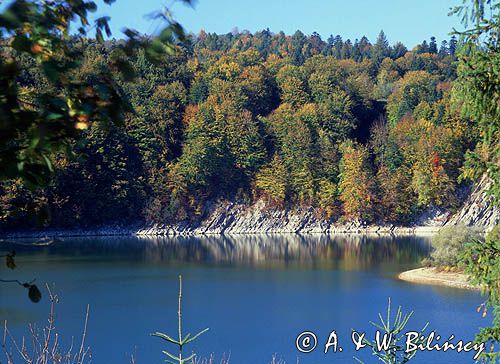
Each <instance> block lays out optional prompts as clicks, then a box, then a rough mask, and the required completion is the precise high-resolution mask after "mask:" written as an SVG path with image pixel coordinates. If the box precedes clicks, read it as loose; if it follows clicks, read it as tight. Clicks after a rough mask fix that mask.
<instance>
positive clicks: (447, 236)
mask: <svg viewBox="0 0 500 364" xmlns="http://www.w3.org/2000/svg"><path fill="white" fill-rule="evenodd" d="M482 239H483V237H482V234H481V232H480V230H478V229H477V228H473V227H468V226H465V225H455V226H446V227H444V228H442V229H441V230H439V232H438V233H437V234H436V235H434V236H433V238H432V247H433V251H432V253H431V256H430V257H429V258H426V259H425V260H424V261H423V263H424V265H426V266H433V267H438V268H444V267H458V266H459V265H460V255H461V253H462V252H463V250H464V246H465V244H466V243H470V242H471V241H474V240H482Z"/></svg>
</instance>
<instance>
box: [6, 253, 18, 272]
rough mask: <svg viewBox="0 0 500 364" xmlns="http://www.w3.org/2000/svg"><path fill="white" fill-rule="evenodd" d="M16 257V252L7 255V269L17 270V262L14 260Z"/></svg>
mask: <svg viewBox="0 0 500 364" xmlns="http://www.w3.org/2000/svg"><path fill="white" fill-rule="evenodd" d="M15 255H16V252H12V253H9V254H7V256H6V257H5V264H6V265H7V268H9V269H16V262H15V260H14V257H15Z"/></svg>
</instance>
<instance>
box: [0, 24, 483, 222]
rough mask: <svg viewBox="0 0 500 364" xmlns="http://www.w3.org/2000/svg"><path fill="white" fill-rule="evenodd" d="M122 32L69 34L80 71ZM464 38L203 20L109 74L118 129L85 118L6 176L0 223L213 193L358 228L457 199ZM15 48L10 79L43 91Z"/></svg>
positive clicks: (200, 205) (118, 210)
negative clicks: (36, 171)
mask: <svg viewBox="0 0 500 364" xmlns="http://www.w3.org/2000/svg"><path fill="white" fill-rule="evenodd" d="M120 42H121V41H119V40H117V41H107V42H104V43H100V42H96V41H95V40H91V39H87V40H82V39H78V40H75V41H74V42H73V44H72V47H75V48H78V49H81V50H83V52H84V55H85V57H84V62H83V64H82V65H81V67H79V68H78V70H77V71H76V74H75V77H76V78H78V79H81V80H85V82H87V83H90V84H92V83H93V80H95V79H97V78H98V77H99V76H98V75H99V74H101V73H102V72H103V70H104V71H105V72H106V70H108V66H109V65H108V62H109V59H110V55H111V54H112V53H113V52H114V51H115V48H116V47H117V46H118V45H119V44H120ZM461 48H462V46H461V42H460V41H459V40H458V37H455V36H452V37H451V38H450V39H448V40H443V41H442V42H438V41H437V40H436V39H435V38H434V37H432V38H430V39H429V40H428V41H423V42H422V43H421V44H419V45H418V46H416V47H414V48H413V49H407V48H406V47H405V46H404V45H403V44H401V43H395V44H392V45H390V43H389V41H388V40H387V38H386V36H385V35H384V33H383V31H382V32H380V34H379V36H378V38H377V39H376V40H375V42H373V43H371V42H370V41H369V40H368V39H367V38H366V37H362V38H360V39H359V40H358V39H356V40H355V41H354V42H352V41H350V40H344V39H342V37H341V36H339V35H337V36H330V37H329V38H328V39H327V40H326V41H325V40H322V39H321V37H320V36H319V35H318V34H316V33H313V34H312V35H310V36H309V35H305V34H303V33H302V32H300V31H297V32H296V33H295V34H293V35H285V34H284V33H282V32H281V33H272V32H270V31H269V30H264V31H260V32H256V33H255V34H251V33H249V32H233V33H228V34H224V35H217V34H209V33H205V32H203V31H202V32H201V33H199V34H198V35H196V36H191V39H190V42H189V43H188V42H185V43H184V44H183V45H182V46H180V45H179V49H178V51H177V52H175V53H172V54H171V55H169V56H167V57H165V58H164V59H163V60H162V61H161V62H160V63H159V64H152V63H150V62H149V61H148V58H147V57H146V55H145V54H144V51H141V52H138V53H137V54H136V55H134V56H133V57H132V58H130V59H129V61H130V62H131V65H132V67H133V68H134V71H135V73H136V74H137V78H136V79H134V81H133V82H130V81H128V80H127V79H126V78H124V77H123V76H122V75H120V74H113V75H112V76H113V79H114V80H115V81H116V85H117V87H118V88H119V90H120V92H121V93H122V95H123V96H124V98H125V99H126V101H127V103H128V104H129V106H130V107H129V109H128V111H127V113H126V114H125V115H124V118H123V125H115V124H112V123H109V124H106V123H103V122H93V121H92V120H89V119H87V118H85V117H82V118H80V119H79V121H78V122H77V123H76V124H75V128H76V129H77V130H78V133H80V137H79V138H78V139H77V140H75V141H74V142H73V143H72V144H71V146H70V148H68V150H67V151H66V152H65V153H62V152H58V153H57V154H56V155H54V156H53V161H54V166H55V168H54V170H55V173H54V174H53V175H51V176H50V180H49V181H48V182H47V183H46V185H45V186H44V187H43V188H32V189H29V185H26V184H25V183H23V182H22V181H20V180H19V179H12V180H9V181H6V182H2V185H1V187H0V206H1V208H0V210H1V211H2V218H1V220H0V223H1V224H3V226H4V227H6V226H8V227H10V228H12V227H28V226H31V227H37V226H39V224H42V225H44V226H52V227H68V226H84V227H85V226H95V225H102V224H110V223H128V222H137V221H141V222H175V221H189V220H196V219H200V218H202V217H203V214H204V211H205V206H206V204H207V203H208V202H211V201H212V202H213V201H223V200H230V201H242V202H245V203H249V204H250V203H252V202H255V201H257V200H259V199H263V200H264V201H265V202H266V203H267V204H268V205H270V206H283V207H294V206H312V207H314V208H315V209H316V211H317V212H318V214H320V215H321V216H322V217H323V218H326V219H331V220H334V221H353V220H358V221H363V222H367V223H395V224H409V223H411V222H412V221H413V220H414V219H415V217H416V216H417V215H418V214H420V213H421V212H422V211H424V210H426V209H428V208H438V209H442V210H453V209H456V208H457V207H458V206H459V204H460V199H461V196H462V195H463V191H464V190H466V189H467V187H468V186H469V185H470V182H471V179H472V178H475V177H476V171H474V170H473V168H470V167H469V159H470V158H468V157H467V155H468V154H470V151H473V150H474V149H475V148H476V145H477V144H478V142H479V141H480V133H479V131H478V126H477V124H475V123H473V122H472V121H471V118H469V117H467V116H466V114H465V113H464V112H463V110H462V107H461V103H460V100H459V98H457V97H455V95H456V90H455V87H454V81H455V79H456V78H457V74H459V73H460V67H458V70H457V64H459V62H458V60H459V58H460V55H461V54H463V53H464V52H466V51H465V50H463V49H461ZM3 52H9V49H8V48H5V49H4V50H3ZM14 57H17V60H18V62H19V64H20V65H21V68H22V70H23V71H22V72H21V74H20V75H21V77H20V80H19V84H20V85H21V89H24V90H29V91H31V92H35V93H36V92H37V91H39V90H44V91H45V92H47V90H49V91H50V88H51V87H52V86H51V84H50V83H49V82H47V80H46V79H45V75H44V73H43V72H42V71H41V70H40V67H39V65H37V64H36V63H34V61H33V60H32V59H31V58H29V57H25V56H23V55H20V56H16V55H14ZM109 72H112V71H109ZM54 92H56V90H54Z"/></svg>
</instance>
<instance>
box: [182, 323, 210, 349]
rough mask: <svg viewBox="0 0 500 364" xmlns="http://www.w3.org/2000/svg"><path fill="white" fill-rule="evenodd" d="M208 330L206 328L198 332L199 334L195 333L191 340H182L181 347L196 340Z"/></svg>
mask: <svg viewBox="0 0 500 364" xmlns="http://www.w3.org/2000/svg"><path fill="white" fill-rule="evenodd" d="M208 330H209V328H208V327H207V328H206V329H205V330H202V331H200V332H199V333H197V334H196V335H194V336H193V337H192V338H190V339H188V340H183V342H182V345H185V344H189V343H190V342H192V341H194V340H196V339H197V338H198V337H199V336H200V335H202V334H204V333H205V332H207V331H208Z"/></svg>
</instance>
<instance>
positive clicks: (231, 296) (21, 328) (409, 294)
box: [0, 235, 488, 364]
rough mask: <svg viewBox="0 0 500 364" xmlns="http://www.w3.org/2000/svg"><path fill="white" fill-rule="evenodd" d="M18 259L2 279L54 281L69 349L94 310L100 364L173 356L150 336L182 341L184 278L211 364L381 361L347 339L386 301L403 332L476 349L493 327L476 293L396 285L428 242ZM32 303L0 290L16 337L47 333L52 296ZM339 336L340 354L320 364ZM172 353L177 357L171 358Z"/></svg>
mask: <svg viewBox="0 0 500 364" xmlns="http://www.w3.org/2000/svg"><path fill="white" fill-rule="evenodd" d="M0 248H1V250H3V251H9V250H12V249H15V250H16V251H17V256H16V262H17V265H18V269H16V270H15V271H12V272H10V271H7V269H6V268H3V269H2V273H1V275H2V278H3V279H10V278H15V279H20V280H22V281H29V280H31V279H33V278H36V282H37V284H38V286H39V287H40V288H42V287H43V286H44V283H45V282H47V283H49V284H50V286H51V287H53V290H54V291H55V292H56V293H57V294H58V296H59V298H60V300H59V304H58V305H57V307H56V311H57V314H56V318H57V322H56V325H57V329H58V331H59V333H60V335H61V338H62V339H61V340H62V345H63V346H64V345H69V343H70V341H71V336H72V335H73V336H75V342H79V340H80V336H81V333H82V329H83V324H84V320H85V311H86V307H87V304H89V305H90V316H89V323H88V330H87V341H86V342H87V344H88V345H89V346H90V348H91V351H92V362H93V363H97V364H100V363H105V364H111V363H113V364H114V363H125V364H126V363H130V362H131V360H130V357H131V355H133V356H134V357H135V363H137V364H152V363H163V362H164V359H166V357H165V356H164V355H163V354H162V352H161V351H162V350H163V349H165V348H166V347H167V345H166V344H165V343H164V342H163V341H162V340H161V339H159V338H155V337H151V336H150V333H152V332H154V331H161V332H165V333H168V334H170V335H172V336H175V335H176V333H177V291H178V275H179V274H182V276H183V318H184V321H183V326H184V331H185V332H191V333H195V332H197V331H199V330H201V329H204V328H206V327H208V328H210V331H209V332H207V333H206V334H204V335H202V336H201V337H200V338H199V339H198V340H197V341H195V342H194V343H193V344H191V345H190V346H189V347H187V348H186V349H185V352H190V350H195V352H196V353H197V354H198V356H199V357H200V358H201V357H202V358H208V357H209V356H210V355H211V354H212V353H213V356H214V363H220V361H221V358H223V357H225V358H228V357H229V358H230V359H229V362H230V363H237V364H257V363H260V364H266V363H269V362H271V360H272V358H273V355H276V359H277V360H278V359H279V360H284V361H285V362H286V363H288V364H296V363H297V362H299V363H315V364H321V363H355V361H354V359H353V356H354V355H356V356H358V357H359V358H361V359H363V360H365V362H366V363H367V364H368V363H376V362H378V361H377V360H376V358H375V357H372V356H371V355H370V352H369V350H368V349H363V350H361V351H359V352H357V353H356V352H355V351H354V345H353V344H352V342H351V330H352V329H355V330H357V331H366V332H367V335H368V337H369V336H370V335H372V334H373V332H374V329H373V327H372V326H371V325H370V321H377V317H378V313H379V312H386V310H387V302H388V299H389V297H390V298H391V301H392V306H393V308H394V310H395V309H396V308H397V306H398V305H401V306H403V310H404V311H414V315H413V317H412V319H411V320H410V322H409V324H408V326H407V330H405V331H414V330H419V329H421V328H422V326H423V325H424V324H425V323H426V322H429V330H428V331H431V330H435V331H436V332H437V333H438V334H440V335H441V336H442V337H443V338H444V337H446V338H448V337H449V335H451V334H454V335H455V336H456V337H458V338H459V339H464V340H470V339H472V338H473V337H474V333H475V332H476V331H477V329H478V328H479V327H480V326H482V325H486V324H488V322H486V319H483V318H481V315H480V314H478V313H476V308H477V306H478V305H479V304H480V303H481V302H482V299H481V296H480V294H479V293H477V292H473V291H466V290H459V289H454V288H445V287H435V286H427V285H416V284H411V283H406V282H402V281H399V280H398V279H397V274H398V273H399V272H402V271H404V270H407V269H411V268H414V267H417V266H418V264H419V262H420V261H421V260H422V258H424V257H426V256H427V255H428V254H429V251H430V246H429V239H428V238H425V237H374V238H371V237H366V236H335V237H333V236H327V235H307V236H300V235H270V236H268V235H248V236H236V237H222V236H208V237H191V238H180V237H177V238H167V237H161V238H138V237H115V238H71V239H69V238H68V239H62V240H58V241H55V242H53V243H51V244H50V245H48V246H41V247H31V246H26V245H20V244H16V245H8V244H5V243H4V244H3V245H0ZM43 294H44V297H43V299H42V301H41V302H40V303H38V304H33V303H31V302H30V301H29V300H28V298H27V294H26V292H25V291H24V290H23V289H22V288H21V287H18V286H17V285H13V284H0V320H1V321H2V323H3V321H4V320H8V327H9V329H10V331H11V332H12V334H13V336H14V337H16V338H20V337H21V336H22V335H23V334H26V333H27V323H29V322H38V323H39V325H40V324H42V325H43V324H45V323H46V320H47V314H48V311H49V303H48V299H47V294H46V291H45V290H43ZM332 330H336V332H337V334H338V337H339V344H340V346H342V348H343V352H337V353H332V352H330V353H328V354H324V353H323V350H324V347H321V346H322V345H324V343H325V342H326V340H327V338H328V335H329V333H330V332H331V331H332ZM302 331H313V332H314V333H315V334H316V335H317V337H318V340H319V344H318V347H317V349H316V350H315V351H314V352H313V353H311V354H302V353H300V352H299V351H298V350H297V349H296V347H295V339H296V337H297V335H298V334H299V333H301V332H302ZM170 349H172V351H174V352H175V350H173V348H170ZM472 357H473V352H470V353H463V352H462V353H455V352H446V353H443V352H435V351H433V352H422V353H418V354H417V356H416V357H415V358H414V359H413V360H412V361H411V363H426V364H437V363H455V364H461V363H471V362H473V361H472Z"/></svg>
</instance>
